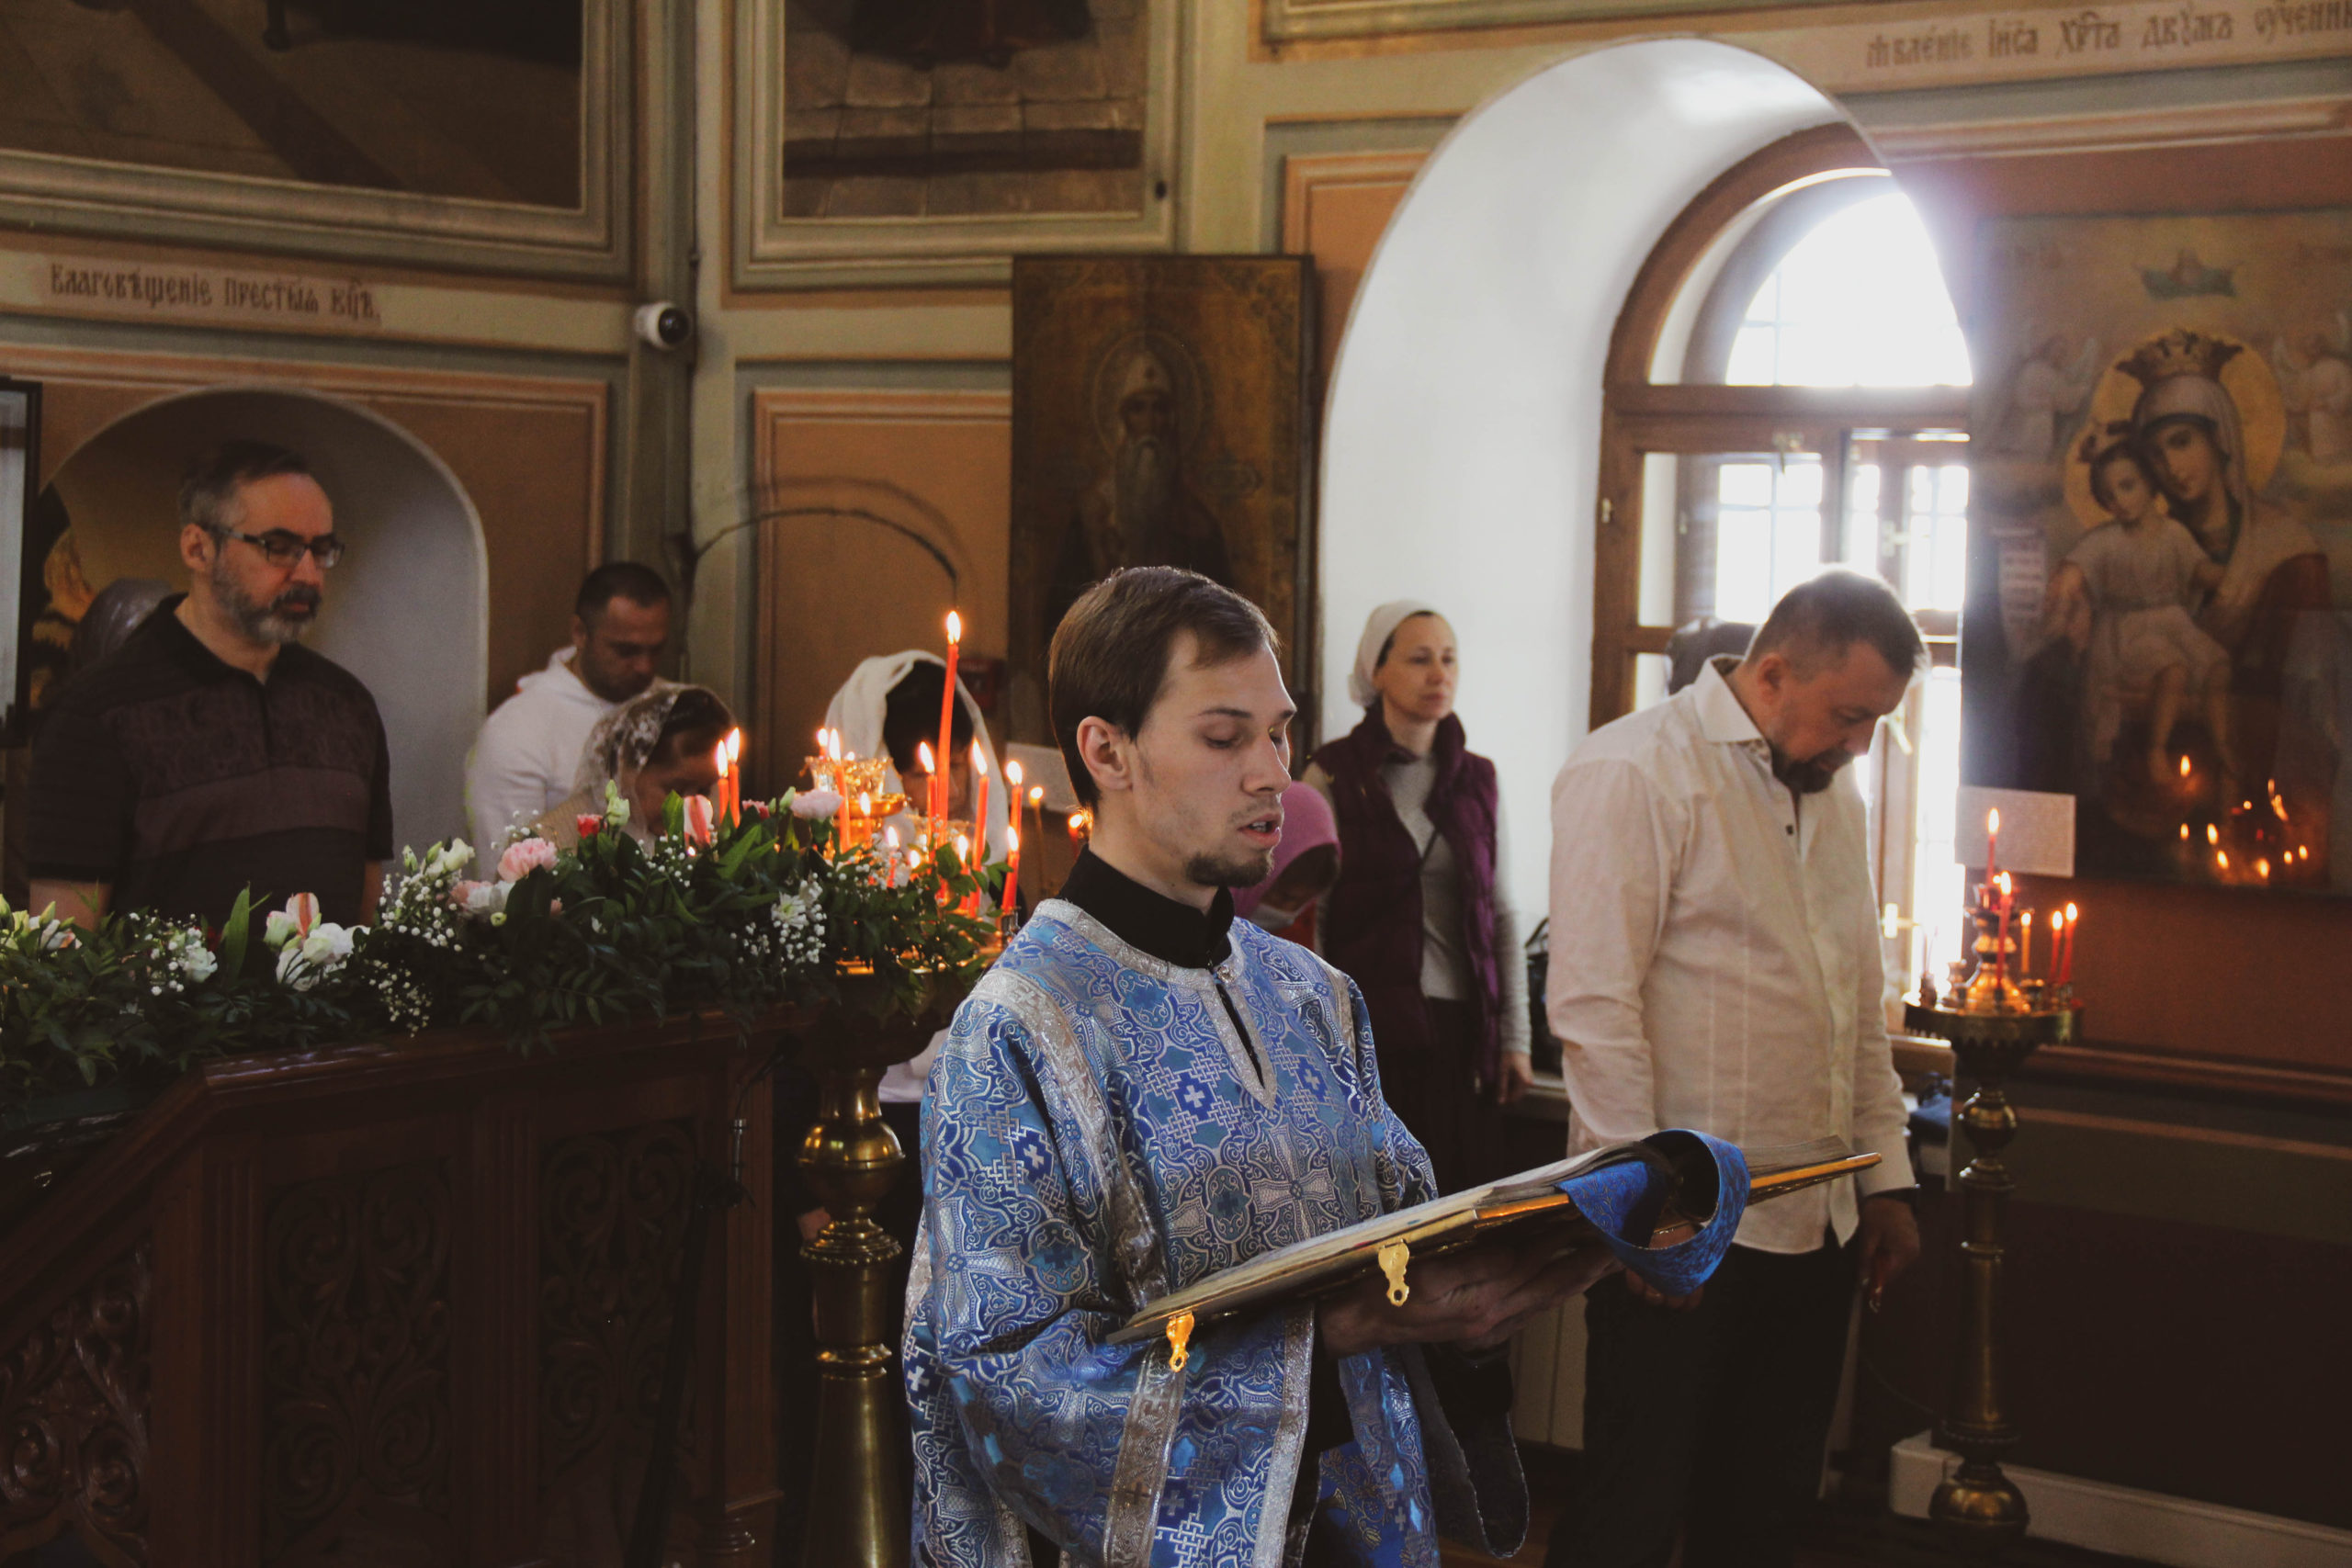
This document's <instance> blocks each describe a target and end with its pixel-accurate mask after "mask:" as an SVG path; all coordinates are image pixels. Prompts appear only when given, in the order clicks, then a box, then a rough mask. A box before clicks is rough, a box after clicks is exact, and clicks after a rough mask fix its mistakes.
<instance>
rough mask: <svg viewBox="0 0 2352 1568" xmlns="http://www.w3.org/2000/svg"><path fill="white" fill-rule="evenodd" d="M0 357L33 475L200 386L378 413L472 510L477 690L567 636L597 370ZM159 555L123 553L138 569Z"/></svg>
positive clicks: (599, 467) (594, 526)
mask: <svg viewBox="0 0 2352 1568" xmlns="http://www.w3.org/2000/svg"><path fill="white" fill-rule="evenodd" d="M5 355H6V364H7V367H8V370H9V373H10V374H12V375H16V376H20V377H23V378H27V379H29V380H35V381H39V382H40V383H41V384H42V389H43V390H42V415H43V419H42V424H43V429H42V438H41V473H42V479H43V482H47V480H48V479H50V478H51V476H53V475H54V474H55V473H56V472H57V470H58V468H59V467H60V466H61V465H62V464H63V462H64V461H65V459H66V458H67V457H70V456H71V455H72V454H73V453H74V451H75V450H76V449H77V448H79V447H80V446H82V445H83V444H84V443H85V442H86V441H88V440H89V439H90V438H91V437H92V436H94V435H96V434H98V432H100V431H101V430H104V429H105V428H106V427H107V425H109V424H111V423H114V422H115V421H117V420H119V419H120V418H121V417H122V416H123V415H125V414H127V413H129V412H131V411H132V410H134V409H137V408H141V407H143V406H144V405H146V404H148V403H151V402H154V401H156V400H159V399H163V398H167V397H171V396H174V395H175V394H177V393H181V392H187V391H194V390H197V389H200V388H208V387H223V386H274V387H292V388H300V389H307V390H311V391H315V392H320V393H322V394H324V395H326V396H329V397H334V398H341V399H344V400H348V401H350V402H353V403H356V404H358V405H359V406H360V407H362V408H366V409H368V410H369V411H370V412H375V413H377V414H379V415H381V416H382V417H384V418H385V419H388V420H390V421H391V422H392V423H394V424H396V425H398V426H400V427H401V429H403V430H405V431H407V432H408V433H409V434H411V435H413V436H414V437H415V438H416V439H417V440H418V441H419V442H421V443H422V444H423V445H424V446H426V447H427V448H428V449H430V450H431V451H432V452H433V453H434V454H435V456H437V457H439V458H440V459H441V461H442V462H444V463H446V464H447V465H448V467H449V471H450V473H451V474H452V475H453V476H454V477H455V478H456V479H457V481H458V485H459V486H460V487H461V488H462V489H463V490H464V491H465V492H466V494H467V496H468V497H469V499H470V500H471V501H472V502H473V505H474V509H475V511H476V512H477V513H480V515H481V526H482V537H483V545H484V548H485V553H486V554H487V556H488V558H489V564H490V643H489V659H488V669H487V670H486V671H485V679H486V684H487V694H488V697H489V700H490V702H491V703H492V704H493V705H494V704H496V703H498V702H500V701H503V699H504V698H505V697H506V696H507V695H508V694H511V693H512V692H513V691H514V689H515V681H516V680H517V679H518V678H519V677H521V676H522V675H523V674H524V673H525V672H526V671H529V670H532V669H536V668H537V666H539V665H541V664H543V663H545V662H546V660H547V656H548V652H549V651H550V650H551V649H554V648H556V647H557V646H558V645H560V644H561V643H563V642H565V641H567V640H569V638H570V636H571V598H572V594H573V592H574V591H575V590H576V589H577V588H578V587H579V582H580V578H581V575H582V573H583V572H584V571H586V570H587V569H588V568H589V567H590V566H592V565H594V563H595V561H596V559H597V558H598V555H599V552H600V551H601V549H602V547H603V542H604V537H605V448H606V441H605V425H606V421H607V418H608V411H607V408H606V404H607V401H608V394H607V389H606V386H605V383H604V382H603V381H601V380H585V379H581V380H571V379H559V378H522V377H500V376H464V375H452V374H448V373H445V372H437V371H413V370H392V369H383V368H377V367H363V366H320V365H302V364H288V363H281V362H277V361H264V360H252V359H230V358H225V357H223V358H219V359H207V358H197V357H187V356H178V355H173V356H165V355H119V354H107V353H98V352H93V351H84V350H76V349H26V348H8V349H6V351H5ZM121 478H122V479H123V482H126V483H128V482H130V479H133V478H135V476H128V475H126V476H121ZM93 509H94V510H95V498H93ZM90 564H91V565H92V567H93V568H94V569H96V567H97V566H98V565H99V563H97V562H95V561H94V562H92V563H90ZM164 564H168V563H164V562H161V561H159V562H155V563H135V562H128V561H126V562H124V563H122V565H123V567H124V570H142V571H147V570H157V568H158V567H159V566H161V565H164ZM159 574H161V573H159ZM168 575H169V576H170V577H171V578H173V579H176V578H177V577H178V575H179V574H178V573H177V572H176V571H173V572H170V573H169V574H168Z"/></svg>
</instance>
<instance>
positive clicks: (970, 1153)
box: [905, 567, 1616, 1568]
mask: <svg viewBox="0 0 2352 1568" xmlns="http://www.w3.org/2000/svg"><path fill="white" fill-rule="evenodd" d="M1049 680H1050V684H1051V707H1052V713H1053V720H1054V727H1055V729H1056V732H1057V736H1058V739H1059V740H1060V743H1061V747H1062V751H1063V755H1064V757H1065V758H1066V759H1067V760H1068V761H1069V773H1070V778H1071V781H1072V783H1073V784H1076V785H1077V787H1078V790H1079V793H1080V796H1081V798H1083V799H1084V800H1085V801H1086V802H1087V803H1088V804H1089V805H1090V806H1091V807H1092V808H1093V810H1094V815H1095V829H1094V836H1093V840H1092V842H1091V846H1090V847H1089V849H1088V850H1087V852H1085V853H1084V854H1082V855H1081V856H1080V859H1079V862H1078V863H1077V865H1076V866H1075V867H1074V868H1073V869H1072V871H1071V873H1070V875H1069V880H1068V882H1067V883H1066V884H1065V886H1063V889H1062V892H1061V895H1060V897H1057V898H1053V899H1049V900H1047V901H1046V902H1045V903H1044V904H1043V905H1041V906H1040V907H1039V908H1038V909H1037V912H1036V914H1035V917H1034V918H1033V919H1031V920H1030V922H1029V924H1028V925H1027V926H1026V927H1024V928H1023V931H1021V933H1020V934H1019V935H1018V936H1017V937H1015V938H1014V939H1013V941H1012V942H1011V943H1010V944H1009V945H1008V946H1007V948H1006V950H1005V953H1004V956H1003V958H1002V959H1001V960H1000V961H999V962H998V964H996V966H995V967H994V968H993V969H991V970H990V971H989V974H988V975H987V976H986V977H984V978H983V979H982V980H981V981H980V983H979V986H978V988H977V989H976V990H975V991H974V992H973V994H972V996H971V998H969V999H968V1000H967V1001H966V1002H965V1004H964V1005H963V1007H962V1008H961V1009H959V1010H957V1012H956V1022H955V1027H954V1029H953V1030H952V1031H951V1032H950V1034H949V1037H948V1041H947V1043H946V1044H945V1046H944V1048H943V1049H942V1051H941V1053H940V1055H939V1059H938V1063H937V1065H936V1066H934V1067H933V1069H932V1077H931V1086H930V1097H929V1100H927V1102H926V1104H925V1108H924V1112H923V1166H924V1170H925V1192H924V1203H923V1235H922V1237H921V1239H920V1240H919V1242H918V1244H917V1247H916V1256H915V1271H914V1278H913V1281H912V1283H911V1285H910V1289H909V1294H908V1320H909V1321H908V1331H907V1337H906V1346H905V1350H906V1373H907V1384H908V1391H909V1394H910V1400H911V1402H912V1411H913V1427H914V1447H915V1507H914V1532H915V1549H916V1561H917V1562H921V1563H928V1564H932V1565H933V1568H999V1565H1008V1568H1009V1565H1036V1568H1045V1565H1046V1564H1051V1563H1054V1562H1058V1561H1064V1560H1066V1561H1069V1562H1078V1563H1087V1564H1098V1563H1099V1564H1108V1565H1114V1568H1145V1565H1147V1564H1150V1565H1170V1568H1174V1565H1179V1564H1182V1565H1186V1568H1190V1565H1193V1564H1199V1565H1203V1568H1210V1565H1214V1568H1281V1565H1289V1568H1296V1565H1300V1564H1306V1565H1312V1568H1322V1565H1324V1564H1375V1563H1378V1564H1399V1565H1405V1564H1409V1565H1414V1568H1435V1564H1436V1563H1437V1562H1438V1546H1437V1535H1438V1532H1439V1531H1440V1530H1441V1529H1442V1530H1443V1531H1444V1532H1445V1533H1447V1534H1450V1535H1454V1536H1457V1537H1460V1538H1462V1539H1464V1540H1470V1541H1473V1542H1476V1543H1478V1544H1481V1545H1487V1546H1491V1547H1494V1548H1498V1549H1503V1550H1509V1549H1510V1548H1513V1547H1515V1546H1516V1545H1517V1544H1518V1542H1519V1540H1520V1538H1521V1536H1522V1535H1523V1534H1524V1531H1525V1527H1526V1502H1527V1495H1526V1486H1525V1482H1524V1480H1523V1478H1522V1477H1521V1473H1520V1471H1519V1465H1518V1459H1517V1455H1516V1452H1515V1450H1513V1448H1512V1446H1511V1439H1510V1428H1509V1423H1508V1416H1509V1409H1510V1373H1509V1367H1508V1365H1507V1363H1506V1361H1505V1359H1504V1357H1505V1352H1506V1348H1507V1345H1508V1341H1509V1338H1510V1335H1511V1333H1512V1331H1513V1330H1514V1329H1516V1328H1517V1327H1518V1325H1520V1324H1521V1322H1522V1321H1524V1320H1525V1319H1527V1318H1528V1317H1530V1316H1532V1315H1533V1314H1536V1313H1538V1312H1541V1311H1542V1310H1544V1308H1546V1307H1548V1306H1551V1305H1553V1304H1554V1303H1557V1302H1559V1301H1561V1300H1563V1299H1565V1298H1566V1297H1568V1296H1571V1295H1573V1294H1575V1293H1576V1292H1578V1291H1581V1290H1583V1289H1584V1288H1585V1287H1586V1286H1587V1285H1589V1284H1590V1283H1591V1282H1592V1281H1593V1280H1597V1279H1599V1278H1600V1277H1601V1276H1602V1275H1604V1274H1606V1273H1608V1272H1611V1271H1612V1270H1613V1269H1615V1267H1616V1265H1615V1263H1614V1262H1613V1261H1612V1260H1611V1259H1610V1258H1609V1256H1608V1254H1607V1253H1606V1252H1605V1251H1602V1250H1601V1249H1600V1248H1598V1247H1595V1248H1593V1249H1591V1250H1589V1251H1585V1252H1579V1253H1577V1254H1574V1255H1572V1256H1570V1257H1568V1258H1549V1257H1548V1256H1546V1255H1544V1254H1543V1253H1534V1252H1531V1253H1524V1254H1518V1253H1513V1252H1510V1251H1507V1250H1503V1249H1500V1248H1496V1247H1484V1248H1476V1249H1472V1250H1469V1251H1465V1252H1462V1253H1457V1254H1454V1255H1453V1256H1451V1257H1447V1258H1433V1259H1429V1260H1425V1261H1416V1262H1415V1263H1414V1265H1413V1276H1412V1292H1411V1295H1410V1297H1409V1299H1408V1302H1407V1303H1406V1304H1405V1305H1403V1306H1392V1305H1390V1304H1389V1303H1388V1301H1387V1299H1386V1297H1385V1291H1384V1286H1383V1284H1382V1282H1380V1281H1378V1280H1369V1281H1366V1282H1365V1283H1364V1284H1363V1286H1361V1287H1358V1288H1355V1289H1352V1290H1351V1291H1348V1292H1343V1293H1340V1294H1338V1295H1335V1296H1331V1297H1328V1298H1326V1299H1324V1300H1322V1301H1320V1302H1297V1303H1277V1304H1274V1305H1271V1306H1267V1307H1264V1308H1261V1309H1258V1310H1255V1311H1252V1312H1245V1313H1243V1314H1239V1315H1238V1316H1236V1317H1232V1318H1228V1319H1224V1320H1221V1321H1218V1322H1216V1323H1213V1324H1210V1325H1205V1326H1204V1327H1203V1328H1202V1329H1201V1330H1200V1331H1199V1332H1198V1333H1197V1334H1195V1335H1194V1337H1193V1340H1192V1344H1191V1347H1190V1355H1189V1359H1188V1360H1187V1362H1186V1364H1185V1365H1183V1366H1182V1367H1181V1368H1180V1367H1177V1366H1175V1365H1173V1364H1172V1360H1171V1357H1170V1351H1169V1348H1168V1346H1167V1345H1166V1344H1165V1343H1164V1342H1163V1341H1159V1340H1157V1339H1155V1340H1153V1341H1150V1342H1148V1343H1142V1344H1128V1345H1120V1346H1113V1345H1111V1344H1109V1343H1108V1340H1109V1338H1110V1336H1111V1335H1112V1334H1113V1333H1114V1331H1115V1330H1117V1329H1118V1327H1119V1326H1120V1325H1122V1324H1123V1323H1125V1321H1126V1319H1127V1318H1128V1317H1129V1316H1130V1315H1132V1314H1134V1313H1135V1312H1136V1310H1137V1309H1139V1308H1140V1307H1142V1306H1143V1305H1144V1304H1145V1303H1147V1302H1148V1301H1150V1300H1152V1299H1154V1298H1157V1297H1159V1296H1161V1295H1164V1294H1166V1293H1167V1292H1170V1291H1171V1290H1176V1289H1180V1288H1182V1287H1183V1286H1186V1285H1189V1284H1192V1283H1193V1282H1194V1281H1196V1280H1201V1279H1204V1278H1205V1277H1206V1276H1208V1275H1210V1274H1213V1273H1215V1272H1216V1271H1218V1270H1220V1269H1227V1268H1230V1267H1233V1266H1234V1265H1237V1264H1239V1263H1243V1262H1246V1261H1248V1260H1249V1259H1250V1258H1254V1257H1257V1256H1259V1255H1261V1254H1262V1253H1265V1252H1267V1251H1270V1250H1272V1248H1274V1247H1281V1246H1283V1245H1285V1244H1288V1243H1290V1242H1294V1241H1297V1240H1299V1239H1301V1238H1303V1237H1306V1236H1310V1235H1320V1234H1324V1233H1327V1232H1329V1231H1334V1230H1338V1229H1340V1227H1342V1226H1344V1225H1348V1224H1353V1223H1355V1222H1357V1221H1359V1220H1363V1219H1367V1218H1370V1217H1372V1216H1373V1215H1375V1214H1378V1213H1385V1212H1389V1211H1393V1210H1397V1209H1400V1208H1404V1207H1406V1206H1408V1205H1409V1204H1412V1203H1417V1202H1420V1201H1424V1200H1426V1199H1429V1198H1430V1197H1433V1196H1435V1195H1436V1189H1435V1187H1434V1185H1433V1184H1432V1182H1431V1180H1430V1168H1429V1161H1428V1158H1427V1156H1424V1155H1423V1153H1422V1152H1421V1149H1420V1146H1419V1145H1418V1144H1416V1143H1415V1142H1414V1141H1413V1139H1412V1136H1411V1134H1408V1133H1407V1132H1406V1131H1405V1129H1404V1126H1403V1124H1402V1123H1401V1122H1398V1121H1397V1118H1396V1117H1395V1116H1394V1115H1392V1114H1391V1113H1390V1111H1389V1109H1388V1107H1387V1105H1386V1103H1385V1101H1384V1100H1382V1098H1381V1093H1380V1079H1379V1074H1378V1071H1377V1069H1376V1067H1375V1066H1374V1056H1373V1042H1372V1034H1371V1031H1370V1029H1369V1027H1368V1026H1367V1025H1366V1023H1365V1021H1364V1013H1363V999H1362V998H1361V997H1360V996H1358V995H1357V992H1356V988H1355V987H1354V985H1353V984H1352V983H1351V982H1350V981H1349V980H1348V978H1347V977H1346V976H1343V975H1341V974H1340V973H1339V972H1338V971H1337V970H1335V969H1332V968H1331V967H1329V965H1328V964H1324V963H1323V962H1322V961H1321V960H1320V959H1318V958H1317V957H1316V955H1315V954H1313V953H1309V952H1307V951H1306V949H1304V948H1301V947H1297V946H1295V945H1293V944H1292V943H1289V942H1283V941H1282V940H1281V939H1279V938H1277V937H1274V936H1272V935H1270V934H1268V933H1267V932H1265V931H1261V930H1259V929H1258V928H1256V927H1254V926H1251V925H1250V924H1248V923H1247V922H1236V921H1234V920H1233V919H1232V896H1231V894H1230V892H1229V891H1228V890H1229V889H1231V888H1234V887H1246V886H1251V885H1253V884H1254V883H1256V882H1258V881H1261V880H1262V879H1263V878H1264V876H1265V875H1266V874H1267V872H1268V869H1269V866H1270V864H1271V862H1272V853H1273V851H1274V848H1275V846H1276V845H1277V844H1278V843H1279V842H1280V840H1281V833H1282V793H1283V788H1284V787H1285V786H1286V785H1287V784H1289V783H1290V772H1289V762H1290V743H1289V739H1288V736H1289V726H1290V722H1291V719H1292V716H1293V712H1294V710H1293V707H1292V705H1291V701H1290V697H1289V694H1287V693H1286V692H1285V691H1284V689H1283V681H1282V675H1281V671H1280V668H1279V666H1278V665H1277V664H1276V662H1275V658H1274V635H1273V632H1272V628H1271V627H1269V626H1267V624H1266V621H1265V618H1264V617H1263V616H1262V615H1260V614H1259V613H1258V611H1257V609H1256V608H1255V607H1254V606H1252V605H1251V604H1250V603H1249V602H1248V601H1246V600H1244V599H1242V598H1240V597H1239V596H1238V595H1237V594H1234V593H1232V592H1228V591H1227V590H1226V589H1224V588H1221V587H1218V586H1217V585H1216V584H1215V583H1214V582H1211V581H1209V580H1208V579H1206V578H1204V577H1200V576H1197V575H1195V574H1193V573H1191V572H1187V571H1181V570H1175V569H1173V568H1167V567H1145V568H1136V569H1133V570H1126V571H1122V572H1118V573H1115V574H1114V575H1113V576H1112V577H1110V578H1108V579H1106V580H1104V581H1103V582H1102V583H1100V584H1098V585H1097V586H1096V587H1095V588H1094V589H1092V590H1091V592H1088V593H1087V594H1086V595H1085V597H1083V598H1082V599H1080V601H1079V602H1078V604H1076V605H1074V606H1073V607H1072V608H1071V610H1070V612H1069V615H1068V616H1067V617H1066V618H1065V619H1064V620H1063V622H1062V624H1061V626H1060V629H1059V630H1058V631H1057V633H1056V634H1055V637H1054V642H1053V649H1052V653H1051V656H1050V670H1049Z"/></svg>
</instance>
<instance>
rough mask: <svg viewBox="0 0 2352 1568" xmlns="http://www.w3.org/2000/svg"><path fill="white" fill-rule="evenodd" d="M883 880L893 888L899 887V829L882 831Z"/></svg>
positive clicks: (893, 828)
mask: <svg viewBox="0 0 2352 1568" xmlns="http://www.w3.org/2000/svg"><path fill="white" fill-rule="evenodd" d="M882 880H883V882H884V883H885V884H886V885H887V886H891V887H896V886H898V885H899V829H897V828H895V827H892V828H885V829H882Z"/></svg>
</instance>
